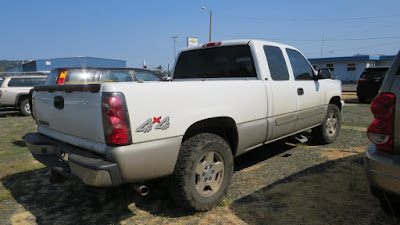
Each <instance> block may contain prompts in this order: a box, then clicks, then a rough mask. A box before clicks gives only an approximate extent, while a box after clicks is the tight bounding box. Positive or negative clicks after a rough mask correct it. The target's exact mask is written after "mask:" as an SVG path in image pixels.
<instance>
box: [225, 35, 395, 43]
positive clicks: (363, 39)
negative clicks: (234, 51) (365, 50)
mask: <svg viewBox="0 0 400 225" xmlns="http://www.w3.org/2000/svg"><path fill="white" fill-rule="evenodd" d="M225 36H228V37H236V38H249V37H245V36H238V35H225ZM398 38H400V36H391V37H371V38H346V39H324V42H325V41H366V40H387V39H398ZM250 39H264V40H271V41H305V42H307V41H318V42H319V41H321V39H319V40H318V39H281V38H266V37H251V38H250Z"/></svg>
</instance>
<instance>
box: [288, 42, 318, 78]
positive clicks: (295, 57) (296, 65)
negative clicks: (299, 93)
mask: <svg viewBox="0 0 400 225" xmlns="http://www.w3.org/2000/svg"><path fill="white" fill-rule="evenodd" d="M286 52H287V54H288V56H289V60H290V64H291V65H292V69H293V76H294V79H295V80H313V74H314V72H313V70H312V69H311V66H310V64H309V63H308V61H307V60H306V59H305V58H304V57H303V56H302V55H301V54H300V53H299V52H298V51H295V50H293V49H286Z"/></svg>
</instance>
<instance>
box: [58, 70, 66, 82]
mask: <svg viewBox="0 0 400 225" xmlns="http://www.w3.org/2000/svg"><path fill="white" fill-rule="evenodd" d="M66 76H67V71H65V70H63V71H61V72H60V75H59V76H58V79H57V84H64V83H65V77H66Z"/></svg>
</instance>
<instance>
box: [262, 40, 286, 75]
mask: <svg viewBox="0 0 400 225" xmlns="http://www.w3.org/2000/svg"><path fill="white" fill-rule="evenodd" d="M264 52H265V56H266V57H267V61H268V67H269V71H270V73H271V77H272V79H273V80H289V72H288V70H287V66H286V61H285V58H284V57H283V54H282V51H281V49H280V48H279V47H276V46H268V45H265V46H264Z"/></svg>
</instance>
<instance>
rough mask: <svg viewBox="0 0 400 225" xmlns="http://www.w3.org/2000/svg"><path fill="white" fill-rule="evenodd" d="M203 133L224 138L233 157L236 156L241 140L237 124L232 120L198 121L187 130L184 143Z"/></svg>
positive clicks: (222, 118) (228, 118) (210, 119)
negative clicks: (239, 140)
mask: <svg viewBox="0 0 400 225" xmlns="http://www.w3.org/2000/svg"><path fill="white" fill-rule="evenodd" d="M201 133H212V134H215V135H218V136H220V137H222V138H223V139H224V140H225V141H226V142H227V143H228V144H229V147H230V148H231V151H232V155H235V154H236V151H237V147H238V139H239V138H238V131H237V126H236V122H235V121H234V120H233V119H232V118H230V117H215V118H208V119H205V120H201V121H197V122H196V123H194V124H192V125H191V126H190V127H189V128H188V129H187V130H186V132H185V134H184V135H183V139H182V142H184V141H185V140H187V139H189V138H190V137H193V136H195V135H197V134H201Z"/></svg>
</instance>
